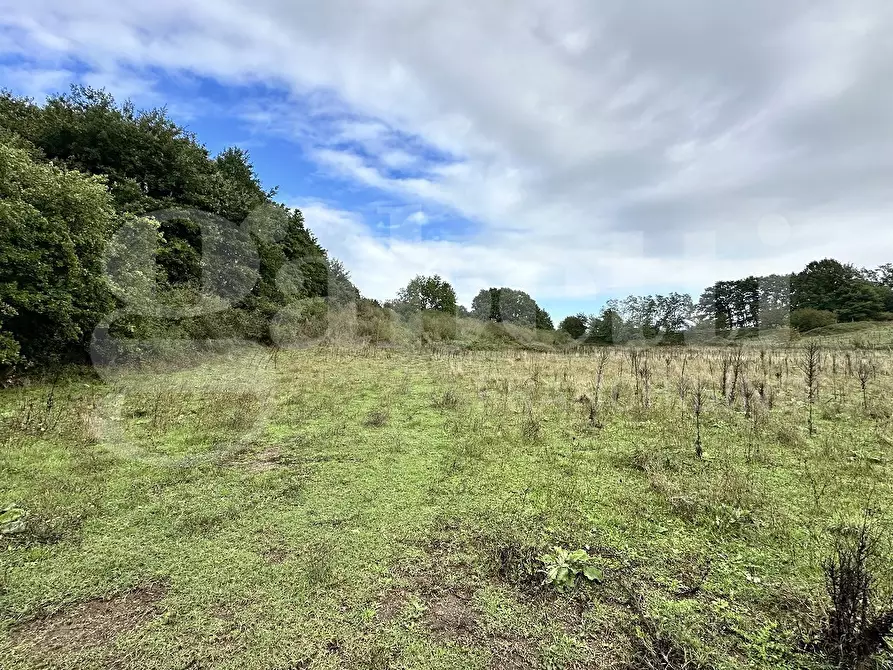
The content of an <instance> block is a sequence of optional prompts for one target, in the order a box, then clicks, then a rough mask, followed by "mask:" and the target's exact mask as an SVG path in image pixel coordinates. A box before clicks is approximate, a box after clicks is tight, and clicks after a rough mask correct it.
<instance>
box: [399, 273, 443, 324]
mask: <svg viewBox="0 0 893 670" xmlns="http://www.w3.org/2000/svg"><path fill="white" fill-rule="evenodd" d="M397 300H398V302H399V303H402V304H403V305H406V306H408V307H410V308H411V309H413V310H416V311H424V310H434V311H438V312H445V313H446V314H451V315H454V316H455V314H456V291H455V290H454V289H453V287H452V286H451V285H450V283H449V282H448V281H446V280H444V279H442V278H441V277H440V275H432V276H430V277H426V276H423V275H418V276H416V277H414V278H413V279H412V280H411V281H410V282H409V284H407V285H406V286H405V287H404V288H402V289H400V291H399V293H398V294H397Z"/></svg>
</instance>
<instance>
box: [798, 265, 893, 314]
mask: <svg viewBox="0 0 893 670" xmlns="http://www.w3.org/2000/svg"><path fill="white" fill-rule="evenodd" d="M859 279H860V276H859V272H858V271H857V270H856V268H855V267H853V266H852V265H849V264H844V263H841V262H839V261H836V260H833V259H831V258H825V259H823V260H820V261H812V262H811V263H808V264H807V265H806V267H805V268H803V270H802V271H800V272H798V273H797V274H795V275H794V276H793V278H792V279H791V307H792V309H795V310H798V309H807V308H809V309H817V310H822V311H827V312H835V313H836V312H837V311H838V310H839V309H840V308H841V307H842V306H843V303H842V299H843V296H844V295H845V294H846V291H847V290H848V287H849V285H850V284H852V283H853V282H856V281H858V280H859ZM878 311H880V310H878Z"/></svg>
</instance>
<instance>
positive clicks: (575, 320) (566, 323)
mask: <svg viewBox="0 0 893 670" xmlns="http://www.w3.org/2000/svg"><path fill="white" fill-rule="evenodd" d="M588 325H589V324H588V317H587V316H586V315H585V314H583V313H580V314H575V315H573V316H566V317H564V318H563V319H562V320H561V323H559V324H558V330H563V331H564V332H565V333H567V334H568V335H570V336H571V337H572V338H574V339H575V340H578V339H580V338H581V337H583V336H584V335H585V334H586V328H587V327H588Z"/></svg>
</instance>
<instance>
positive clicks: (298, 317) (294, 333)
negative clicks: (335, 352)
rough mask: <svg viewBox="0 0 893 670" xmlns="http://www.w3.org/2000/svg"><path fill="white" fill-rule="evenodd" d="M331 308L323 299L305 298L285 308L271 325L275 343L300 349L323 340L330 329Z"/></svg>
mask: <svg viewBox="0 0 893 670" xmlns="http://www.w3.org/2000/svg"><path fill="white" fill-rule="evenodd" d="M328 313H329V306H328V305H327V304H326V301H325V300H323V299H322V298H305V299H304V300H298V301H297V302H294V303H292V304H290V305H288V306H287V307H285V308H283V309H282V310H281V311H280V312H279V314H277V315H276V317H275V318H274V319H273V322H272V323H271V324H270V335H271V337H272V339H273V342H274V343H276V344H278V345H279V346H283V347H300V346H304V345H306V344H309V343H311V342H312V341H315V340H319V339H320V338H322V337H323V336H324V335H325V334H326V331H327V330H328V327H329V318H328V316H329V314H328Z"/></svg>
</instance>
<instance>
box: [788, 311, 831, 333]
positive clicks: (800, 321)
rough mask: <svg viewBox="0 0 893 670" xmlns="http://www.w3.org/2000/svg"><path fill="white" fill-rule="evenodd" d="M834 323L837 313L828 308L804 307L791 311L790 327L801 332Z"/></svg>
mask: <svg viewBox="0 0 893 670" xmlns="http://www.w3.org/2000/svg"><path fill="white" fill-rule="evenodd" d="M834 323H837V315H835V314H834V312H831V311H828V310H821V309H813V308H811V307H805V308H803V309H796V310H794V311H793V312H791V328H793V329H795V330H797V331H799V332H801V333H806V332H808V331H810V330H815V329H816V328H824V327H825V326H830V325H832V324H834Z"/></svg>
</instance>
